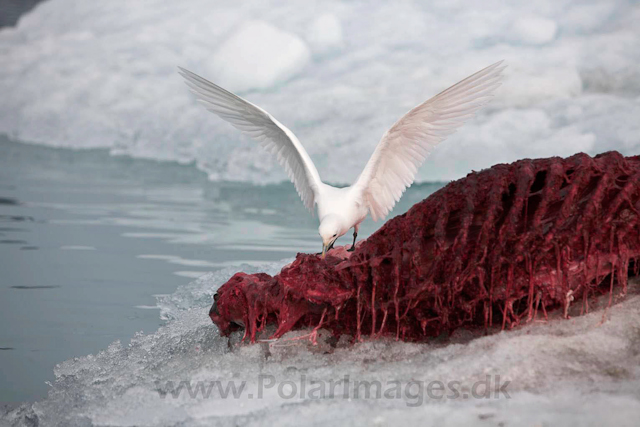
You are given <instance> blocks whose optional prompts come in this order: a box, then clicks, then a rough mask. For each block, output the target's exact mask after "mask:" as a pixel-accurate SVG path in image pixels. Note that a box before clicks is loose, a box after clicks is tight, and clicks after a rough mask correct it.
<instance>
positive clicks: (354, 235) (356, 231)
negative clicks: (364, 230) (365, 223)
mask: <svg viewBox="0 0 640 427" xmlns="http://www.w3.org/2000/svg"><path fill="white" fill-rule="evenodd" d="M356 237H358V227H353V243H352V244H351V248H350V249H347V252H353V251H355V250H356Z"/></svg>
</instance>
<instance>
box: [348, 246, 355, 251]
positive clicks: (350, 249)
mask: <svg viewBox="0 0 640 427" xmlns="http://www.w3.org/2000/svg"><path fill="white" fill-rule="evenodd" d="M355 250H356V247H355V246H354V245H351V247H350V248H349V249H347V252H353V251H355Z"/></svg>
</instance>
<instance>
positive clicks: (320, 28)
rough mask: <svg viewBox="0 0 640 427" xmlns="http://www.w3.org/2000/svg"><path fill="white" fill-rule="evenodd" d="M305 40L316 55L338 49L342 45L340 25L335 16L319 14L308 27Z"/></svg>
mask: <svg viewBox="0 0 640 427" xmlns="http://www.w3.org/2000/svg"><path fill="white" fill-rule="evenodd" d="M307 42H309V45H310V46H311V49H312V50H313V52H314V53H315V54H316V55H320V56H321V55H326V54H330V53H333V52H336V51H339V50H340V49H342V47H343V46H344V39H343V34H342V25H341V24H340V20H339V19H338V17H337V16H335V15H333V14H330V13H325V14H323V15H320V16H319V17H318V18H317V19H316V20H315V21H314V22H313V24H311V27H310V28H309V32H308V34H307Z"/></svg>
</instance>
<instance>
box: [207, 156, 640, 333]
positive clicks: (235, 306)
mask: <svg viewBox="0 0 640 427" xmlns="http://www.w3.org/2000/svg"><path fill="white" fill-rule="evenodd" d="M639 211H640V156H636V157H624V156H622V155H621V154H619V153H617V152H608V153H605V154H601V155H598V156H596V157H593V158H592V157H590V156H588V155H586V154H576V155H574V156H572V157H569V158H567V159H562V158H558V157H553V158H548V159H536V160H529V159H526V160H520V161H517V162H515V163H511V164H500V165H496V166H493V167H492V168H490V169H486V170H483V171H481V172H473V173H470V174H469V175H468V176H467V177H465V178H463V179H460V180H458V181H454V182H451V183H450V184H448V185H447V186H445V187H444V188H442V189H441V190H439V191H437V192H436V193H434V194H432V195H431V196H429V197H428V198H427V199H425V200H423V201H422V202H419V203H417V204H415V205H414V206H413V207H412V208H411V209H410V210H409V211H408V212H407V213H405V214H404V215H400V216H397V217H395V218H393V219H391V220H389V221H388V222H387V223H386V224H385V225H384V226H383V227H382V228H380V230H378V231H377V232H376V233H374V234H373V235H371V236H370V237H369V238H368V239H367V240H366V241H364V242H361V244H359V245H358V246H357V248H356V250H355V251H354V252H352V253H349V252H346V251H345V250H344V248H336V249H334V250H332V251H330V252H329V254H328V255H327V257H326V259H324V260H323V259H321V258H320V257H319V256H317V255H311V254H298V255H297V257H296V259H295V261H294V262H293V263H291V264H290V265H288V266H286V267H284V268H283V269H282V271H281V272H280V273H279V274H277V275H276V276H274V277H271V276H269V275H267V274H252V275H247V274H244V273H238V274H236V275H234V276H233V277H232V278H231V279H230V280H229V281H228V282H227V283H225V284H224V285H223V286H222V287H221V288H220V289H219V290H218V292H217V294H216V297H215V299H216V301H215V303H214V305H213V307H212V308H211V311H210V317H211V319H212V320H213V322H214V323H216V324H217V325H218V327H219V328H220V331H221V333H222V334H224V335H228V334H229V333H230V332H231V331H233V330H234V329H236V328H238V327H244V328H245V337H247V338H249V339H250V340H251V341H252V342H253V341H255V339H256V336H257V334H258V333H259V332H260V331H262V330H263V329H264V328H265V326H266V325H267V324H269V323H275V324H276V325H277V329H276V331H275V334H274V337H280V336H281V335H283V334H284V333H286V332H287V331H289V330H291V329H293V328H301V327H309V326H311V327H319V326H321V327H322V328H325V329H328V330H330V331H332V332H333V333H334V334H335V335H336V336H338V335H341V334H349V335H351V336H354V337H355V338H356V339H360V338H361V336H363V335H370V336H373V337H377V336H380V335H391V336H395V337H396V338H397V339H402V340H411V341H420V340H423V339H425V338H426V337H429V336H437V335H439V334H441V333H442V332H450V331H452V330H454V329H456V328H460V327H463V326H467V327H487V326H490V325H497V326H502V327H503V328H504V327H512V326H514V325H517V324H519V323H520V322H522V321H526V320H531V319H532V318H533V317H534V316H536V315H537V313H538V311H539V310H540V311H544V312H545V313H546V310H548V309H550V308H564V313H565V316H566V313H567V309H568V306H569V304H583V306H584V307H585V308H586V305H587V304H588V298H589V296H590V295H595V294H598V293H602V292H610V291H612V289H613V287H614V284H615V285H616V286H617V287H618V288H619V289H620V292H621V293H625V292H626V286H627V278H628V276H629V275H630V274H637V272H638V271H637V270H638V268H639V266H640V263H639V261H640V221H639V218H640V214H639Z"/></svg>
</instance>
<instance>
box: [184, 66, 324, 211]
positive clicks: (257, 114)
mask: <svg viewBox="0 0 640 427" xmlns="http://www.w3.org/2000/svg"><path fill="white" fill-rule="evenodd" d="M180 74H181V75H182V76H183V77H184V78H185V79H186V83H187V85H188V86H189V88H190V89H191V91H192V92H193V93H194V94H195V95H196V97H197V98H198V100H199V102H200V103H201V104H202V105H204V107H205V108H206V109H207V110H209V111H211V112H212V113H215V114H216V115H218V116H219V117H221V118H223V119H224V120H226V121H227V122H229V123H230V124H232V125H233V126H234V127H236V128H237V129H239V130H241V131H242V132H244V133H246V134H247V135H249V136H251V137H252V138H254V139H256V140H257V141H259V142H260V143H261V145H262V146H263V147H264V148H265V149H266V150H267V151H269V152H270V153H271V154H273V155H275V156H276V158H277V159H278V162H279V163H280V164H281V165H282V166H283V167H284V168H285V170H286V171H287V175H289V179H290V180H291V181H292V182H293V184H294V185H295V187H296V191H297V192H298V195H299V196H300V198H301V199H302V202H303V203H304V205H305V207H306V208H307V209H309V211H311V212H313V205H314V203H315V200H316V197H317V193H318V188H319V187H320V184H322V182H321V181H320V176H319V175H318V171H317V170H316V167H315V165H314V164H313V162H312V161H311V159H310V158H309V155H308V154H307V152H306V151H305V149H304V147H303V146H302V144H300V141H298V138H296V136H295V135H294V134H293V132H291V131H290V130H289V129H287V128H286V127H285V126H283V125H282V124H281V123H280V122H279V121H277V120H276V119H275V118H274V117H272V116H271V115H270V114H269V113H267V112H266V111H264V110H263V109H262V108H260V107H258V106H256V105H254V104H252V103H250V102H249V101H245V100H244V99H242V98H240V97H239V96H237V95H234V94H233V93H231V92H229V91H227V90H225V89H223V88H221V87H220V86H218V85H215V84H214V83H211V82H210V81H208V80H205V79H203V78H202V77H200V76H198V75H196V74H194V73H192V72H190V71H187V70H185V69H184V68H180Z"/></svg>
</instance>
